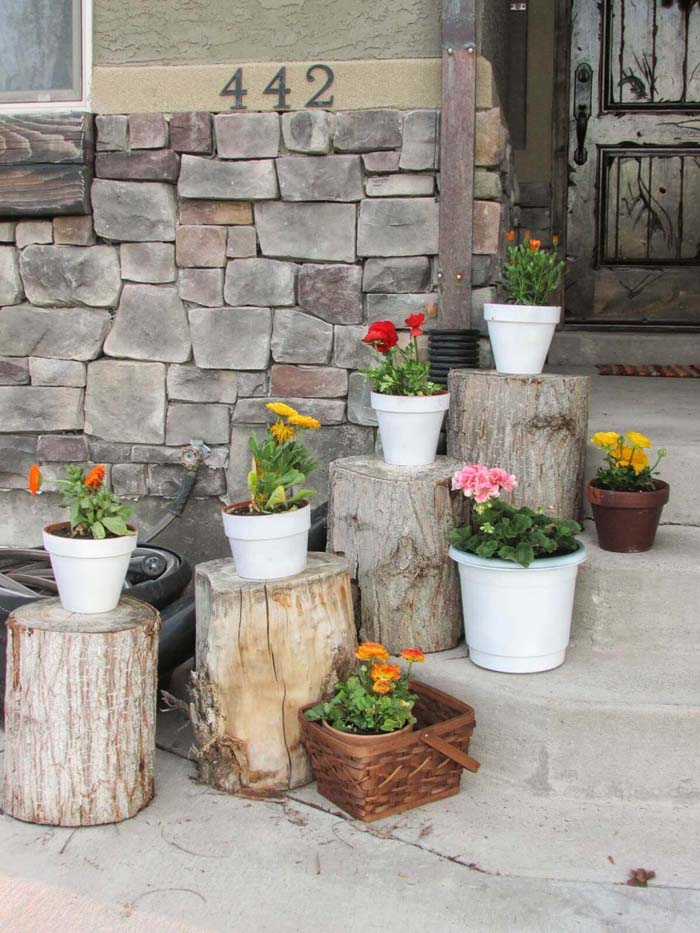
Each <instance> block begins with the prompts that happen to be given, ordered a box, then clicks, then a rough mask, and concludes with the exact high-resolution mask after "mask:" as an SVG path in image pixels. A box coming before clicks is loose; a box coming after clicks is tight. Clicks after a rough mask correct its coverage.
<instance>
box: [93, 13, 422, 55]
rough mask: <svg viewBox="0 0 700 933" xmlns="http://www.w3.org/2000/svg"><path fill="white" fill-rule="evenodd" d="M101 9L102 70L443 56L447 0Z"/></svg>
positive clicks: (97, 44)
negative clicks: (443, 8) (442, 13)
mask: <svg viewBox="0 0 700 933" xmlns="http://www.w3.org/2000/svg"><path fill="white" fill-rule="evenodd" d="M94 11H95V12H94V16H95V30H94V60H95V64H97V65H110V64H111V65H122V64H124V65H127V64H129V65H130V64H138V63H153V64H195V63H206V62H228V63H236V62H255V61H309V60H311V59H314V58H319V59H324V58H332V59H354V58H375V57H376V58H431V57H435V56H438V55H439V54H440V21H439V20H440V0H382V2H380V3H377V2H376V0H239V2H238V3H232V2H231V0H168V2H167V3H164V2H163V0H95V6H94ZM166 11H167V12H166Z"/></svg>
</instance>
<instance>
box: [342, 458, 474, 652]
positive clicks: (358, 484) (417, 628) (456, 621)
mask: <svg viewBox="0 0 700 933" xmlns="http://www.w3.org/2000/svg"><path fill="white" fill-rule="evenodd" d="M461 465H462V464H461V462H458V461H455V460H450V459H448V458H447V457H438V458H437V460H436V462H435V463H434V464H432V465H431V466H422V467H406V466H401V467H397V466H389V465H388V464H386V463H384V461H383V460H381V459H379V458H377V457H346V458H344V459H341V460H336V461H335V462H333V463H332V464H331V468H330V485H331V494H330V501H329V506H328V550H329V551H333V552H336V553H339V554H343V555H344V556H345V557H346V558H347V559H348V561H349V564H350V572H351V574H352V575H353V577H354V578H355V579H356V580H357V584H358V587H359V591H360V598H359V602H360V610H359V614H360V631H361V635H362V637H363V639H364V640H367V641H378V642H381V643H382V644H384V645H385V646H386V647H387V648H388V649H389V651H391V652H392V653H394V654H396V653H398V652H399V651H401V649H402V648H406V647H416V648H421V649H422V650H423V651H444V650H447V649H448V648H454V647H455V646H456V645H457V643H458V642H459V639H460V637H461V633H462V608H461V600H460V592H459V578H458V574H457V568H456V566H455V564H454V563H453V561H451V560H450V559H449V558H448V556H447V551H448V547H449V543H448V540H447V536H448V534H449V533H450V531H452V529H453V528H455V527H457V526H459V525H462V524H464V523H465V522H466V520H467V515H468V505H467V502H466V500H465V499H464V497H463V496H462V495H461V494H454V493H452V492H451V488H450V487H451V482H450V481H451V477H452V474H453V473H454V471H455V470H456V469H458V468H459V467H460V466H461Z"/></svg>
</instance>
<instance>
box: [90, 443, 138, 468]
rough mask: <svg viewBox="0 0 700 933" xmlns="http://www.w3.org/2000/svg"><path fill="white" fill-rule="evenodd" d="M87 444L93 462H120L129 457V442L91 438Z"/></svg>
mask: <svg viewBox="0 0 700 933" xmlns="http://www.w3.org/2000/svg"><path fill="white" fill-rule="evenodd" d="M89 446H90V459H91V460H92V462H93V463H121V462H122V461H125V460H130V459H131V449H132V448H131V445H130V444H116V443H113V442H110V441H96V440H91V441H90V444H89Z"/></svg>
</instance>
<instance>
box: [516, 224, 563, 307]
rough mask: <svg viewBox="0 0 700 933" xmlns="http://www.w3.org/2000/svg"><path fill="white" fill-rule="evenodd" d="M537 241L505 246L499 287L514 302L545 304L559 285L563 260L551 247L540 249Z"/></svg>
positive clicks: (528, 240)
mask: <svg viewBox="0 0 700 933" xmlns="http://www.w3.org/2000/svg"><path fill="white" fill-rule="evenodd" d="M534 244H539V240H531V239H529V238H526V239H525V242H524V243H520V244H519V245H518V246H509V247H508V250H507V259H506V263H505V265H504V266H503V290H504V292H505V294H506V298H507V300H508V301H509V302H511V303H512V304H516V305H546V304H547V302H548V300H549V297H550V295H552V293H553V292H555V291H556V290H557V289H558V288H559V285H560V284H561V280H562V277H563V275H564V270H565V269H566V263H565V262H564V261H563V260H561V259H559V256H558V255H557V253H556V252H555V250H546V249H541V248H540V246H539V245H537V247H536V248H534Z"/></svg>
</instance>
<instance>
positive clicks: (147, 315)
mask: <svg viewBox="0 0 700 933" xmlns="http://www.w3.org/2000/svg"><path fill="white" fill-rule="evenodd" d="M190 348H191V345H190V335H189V327H188V323H187V312H186V311H185V306H184V305H183V303H182V302H181V301H180V298H179V296H178V293H177V289H176V288H175V287H174V286H172V285H136V284H128V285H125V286H124V291H123V293H122V300H121V302H120V303H119V310H118V311H117V313H116V316H115V319H114V324H113V325H112V330H111V331H110V333H109V336H108V337H107V339H106V340H105V346H104V352H105V354H106V355H107V356H119V357H127V358H128V359H132V360H159V361H162V362H165V363H184V362H185V361H186V360H188V359H189V357H190Z"/></svg>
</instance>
